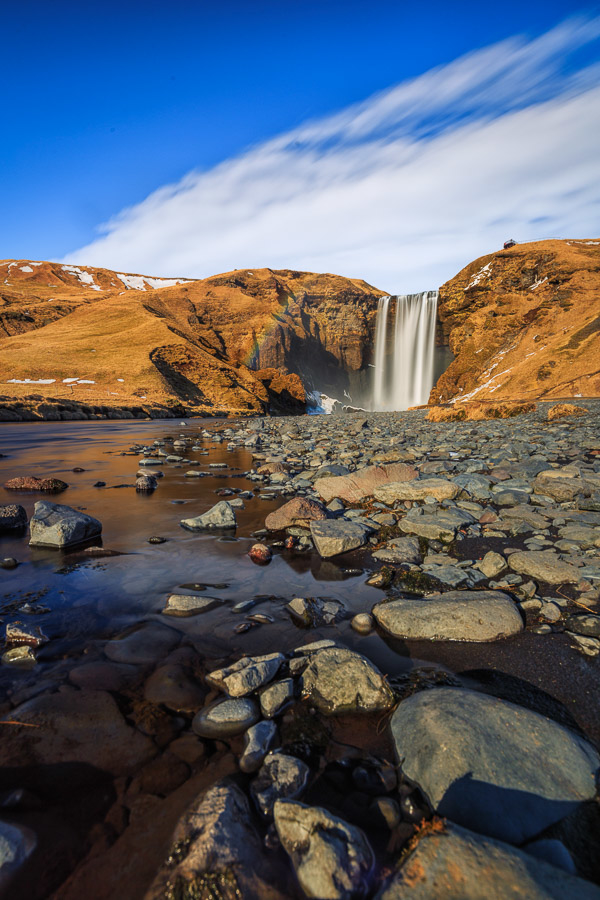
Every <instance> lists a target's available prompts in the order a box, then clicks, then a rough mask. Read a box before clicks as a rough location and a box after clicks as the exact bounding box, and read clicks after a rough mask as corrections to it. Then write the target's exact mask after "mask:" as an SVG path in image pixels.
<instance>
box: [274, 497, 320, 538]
mask: <svg viewBox="0 0 600 900" xmlns="http://www.w3.org/2000/svg"><path fill="white" fill-rule="evenodd" d="M326 518H327V510H326V509H325V507H324V506H323V504H322V503H319V502H318V500H308V499H306V498H305V497H294V499H293V500H290V501H289V502H288V503H284V505H283V506H280V507H279V509H276V510H275V511H274V512H272V513H269V515H268V516H267V518H266V519H265V527H266V528H268V529H269V531H283V529H284V528H291V527H292V526H293V525H300V526H304V527H306V528H308V526H309V525H310V523H311V522H316V521H318V520H319V519H326Z"/></svg>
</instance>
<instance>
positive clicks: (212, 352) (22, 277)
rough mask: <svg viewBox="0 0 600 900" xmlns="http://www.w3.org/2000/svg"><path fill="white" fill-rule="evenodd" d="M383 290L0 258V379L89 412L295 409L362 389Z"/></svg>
mask: <svg viewBox="0 0 600 900" xmlns="http://www.w3.org/2000/svg"><path fill="white" fill-rule="evenodd" d="M382 293H383V292H382V291H378V290H377V289H376V288H373V287H371V286H370V285H368V284H366V282H363V281H359V280H355V279H348V278H342V277H339V276H336V275H319V274H313V273H307V272H293V271H289V270H281V271H274V270H271V269H257V270H254V271H246V270H244V271H235V272H228V273H226V274H223V275H218V276H215V277H212V278H207V279H203V280H200V281H190V280H186V279H161V278H150V277H146V276H140V275H129V274H124V273H117V272H112V271H110V270H107V269H96V268H92V267H78V266H66V265H61V264H58V263H48V262H41V263H39V262H31V261H28V260H18V261H15V260H12V261H5V262H3V263H0V327H1V329H2V331H3V332H4V337H1V338H0V384H3V385H4V393H5V394H6V395H10V396H12V397H17V398H19V397H25V396H27V395H31V394H35V395H41V397H55V398H57V399H61V398H64V399H66V400H69V401H70V402H78V403H86V404H88V405H92V406H93V405H100V404H101V405H106V404H108V405H115V406H119V405H120V406H125V405H131V404H136V405H138V406H139V405H144V404H148V405H154V406H157V407H161V408H163V407H164V408H176V409H178V410H181V409H182V408H185V409H187V410H189V411H190V412H195V413H207V414H219V413H223V412H229V413H244V412H254V413H255V412H264V411H273V412H302V411H304V409H305V391H304V389H305V387H306V388H307V389H309V390H310V389H312V388H318V389H321V390H323V391H325V392H326V393H333V394H334V395H335V394H337V395H339V396H341V395H342V393H343V391H344V390H345V391H346V392H348V393H351V394H352V393H353V394H354V396H355V398H359V395H362V396H361V397H360V398H359V399H363V397H365V396H366V395H367V393H368V382H367V375H368V369H367V364H368V360H369V358H370V352H371V345H372V334H373V329H374V321H375V314H376V308H377V299H378V298H379V297H380V296H381V295H382Z"/></svg>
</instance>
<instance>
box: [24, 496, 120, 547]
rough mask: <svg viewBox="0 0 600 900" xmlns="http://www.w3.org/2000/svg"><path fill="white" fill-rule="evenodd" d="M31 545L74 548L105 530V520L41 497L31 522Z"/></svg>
mask: <svg viewBox="0 0 600 900" xmlns="http://www.w3.org/2000/svg"><path fill="white" fill-rule="evenodd" d="M29 529H30V534H31V538H30V541H29V543H30V545H31V546H34V547H35V546H37V547H72V546H75V545H77V544H82V543H84V542H85V541H89V540H90V539H92V538H95V537H98V536H99V535H100V534H101V533H102V523H101V522H99V521H98V519H94V518H92V516H88V515H86V514H85V513H82V512H79V511H78V510H76V509H71V507H70V506H61V505H60V504H58V503H50V502H49V501H47V500H38V502H37V503H36V504H35V511H34V513H33V516H32V517H31V521H30V523H29Z"/></svg>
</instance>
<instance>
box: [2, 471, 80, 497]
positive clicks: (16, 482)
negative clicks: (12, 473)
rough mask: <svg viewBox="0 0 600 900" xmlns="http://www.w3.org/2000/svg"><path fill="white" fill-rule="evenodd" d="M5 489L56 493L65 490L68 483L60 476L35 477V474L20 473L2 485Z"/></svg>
mask: <svg viewBox="0 0 600 900" xmlns="http://www.w3.org/2000/svg"><path fill="white" fill-rule="evenodd" d="M4 487H5V488H6V490H7V491H44V492H45V493H49V494H58V493H60V492H61V491H65V490H66V489H67V488H68V487H69V485H68V484H67V483H66V482H65V481H61V480H60V478H37V477H36V476H35V475H21V476H19V477H18V478H11V479H10V481H7V482H6V483H5V485H4Z"/></svg>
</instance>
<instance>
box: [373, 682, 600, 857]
mask: <svg viewBox="0 0 600 900" xmlns="http://www.w3.org/2000/svg"><path fill="white" fill-rule="evenodd" d="M391 730H392V737H393V740H394V744H395V749H396V754H397V756H398V759H399V760H401V761H402V770H403V772H404V774H405V775H406V777H407V778H408V779H409V780H410V781H412V782H414V783H415V784H417V785H418V786H419V787H420V789H421V790H422V791H423V793H424V794H425V795H426V797H427V798H428V800H429V802H430V804H431V806H432V807H433V809H434V810H435V811H436V812H437V813H439V814H440V815H441V816H447V817H448V818H449V819H451V820H452V821H454V822H457V823H458V824H459V825H463V826H464V827H465V828H472V829H473V830H474V831H477V832H479V833H480V834H485V835H488V836H490V837H495V838H498V839H500V840H505V841H508V842H510V843H515V844H521V843H523V842H524V841H526V840H529V839H531V838H533V837H534V836H536V835H537V834H539V833H540V832H541V831H543V830H544V829H545V828H548V826H550V825H552V824H554V823H555V822H558V821H559V820H560V819H562V818H564V817H565V816H567V815H569V814H570V813H572V812H573V811H574V810H576V809H577V808H578V807H579V805H580V804H581V803H584V802H585V801H587V800H592V799H593V798H594V797H595V795H596V772H597V771H598V768H599V766H600V757H599V756H598V753H597V751H596V750H595V749H594V748H593V747H592V745H591V744H589V743H588V742H587V741H586V740H584V739H583V738H581V737H579V736H578V735H576V734H575V733H574V732H571V731H569V730H568V729H567V728H564V727H563V726H562V725H558V724H557V723H556V722H554V721H552V720H551V719H548V718H546V717H545V716H542V715H540V714H539V713H535V712H532V711H531V710H528V709H524V708H523V707H520V706H516V705H515V704H513V703H508V702H507V701H505V700H498V699H497V698H496V697H490V696H488V695H487V694H480V693H477V692H476V691H469V690H462V689H460V688H433V689H431V690H429V691H422V692H420V693H418V694H414V695H413V696H412V697H409V698H408V699H407V700H404V701H403V702H402V703H401V704H400V706H399V707H398V709H397V710H396V711H395V712H394V714H393V716H392V719H391Z"/></svg>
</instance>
